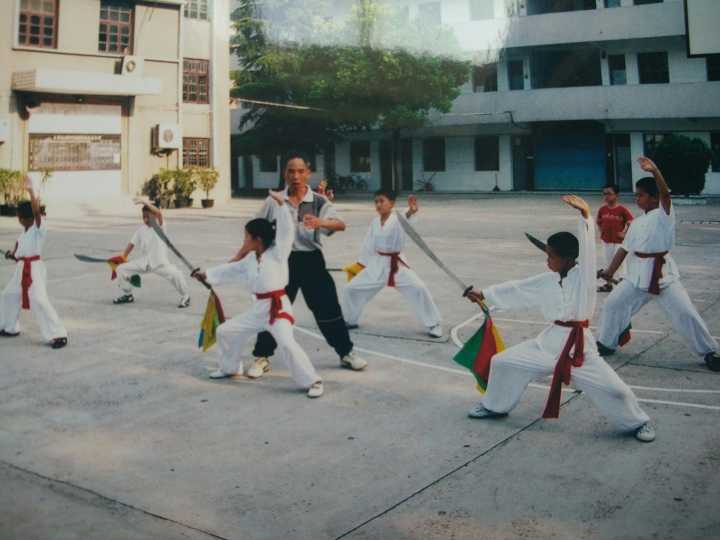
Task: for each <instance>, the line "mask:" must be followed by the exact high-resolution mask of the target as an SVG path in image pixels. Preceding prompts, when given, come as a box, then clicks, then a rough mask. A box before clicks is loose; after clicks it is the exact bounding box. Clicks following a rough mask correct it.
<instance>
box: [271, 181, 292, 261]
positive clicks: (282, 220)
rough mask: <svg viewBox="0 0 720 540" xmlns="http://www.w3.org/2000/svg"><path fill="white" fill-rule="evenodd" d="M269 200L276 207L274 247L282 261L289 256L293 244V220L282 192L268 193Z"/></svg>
mask: <svg viewBox="0 0 720 540" xmlns="http://www.w3.org/2000/svg"><path fill="white" fill-rule="evenodd" d="M269 195H270V198H271V199H272V201H273V203H274V204H275V205H276V206H277V208H276V209H275V212H274V214H275V245H276V246H277V250H278V254H279V255H280V257H281V258H282V259H286V258H288V257H289V256H290V252H291V251H292V246H293V242H294V241H295V220H293V217H292V214H291V213H290V209H289V208H288V207H287V204H285V196H284V194H283V192H282V191H272V190H271V191H270V193H269Z"/></svg>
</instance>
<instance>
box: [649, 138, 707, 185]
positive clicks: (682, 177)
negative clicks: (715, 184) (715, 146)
mask: <svg viewBox="0 0 720 540" xmlns="http://www.w3.org/2000/svg"><path fill="white" fill-rule="evenodd" d="M653 156H654V157H653V159H654V161H655V162H656V163H657V165H658V167H659V168H660V170H661V171H662V172H663V176H664V177H665V179H666V180H667V183H668V186H669V187H670V190H671V191H672V192H673V193H675V194H680V195H696V194H699V193H702V191H703V189H705V175H706V173H707V172H708V168H709V167H710V161H711V158H712V153H711V151H710V148H709V147H708V145H707V144H706V143H705V142H704V141H703V140H701V139H691V138H690V137H685V136H684V135H669V136H667V137H664V138H663V140H662V141H661V142H660V143H659V144H658V145H657V147H656V149H655V152H654V154H653Z"/></svg>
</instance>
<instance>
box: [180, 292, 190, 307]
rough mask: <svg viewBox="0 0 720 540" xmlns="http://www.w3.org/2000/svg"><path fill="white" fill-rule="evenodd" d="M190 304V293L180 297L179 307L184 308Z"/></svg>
mask: <svg viewBox="0 0 720 540" xmlns="http://www.w3.org/2000/svg"><path fill="white" fill-rule="evenodd" d="M189 305H190V295H189V294H186V295H185V296H183V297H182V298H181V299H180V303H179V304H178V307H179V308H180V309H182V308H186V307H188V306H189Z"/></svg>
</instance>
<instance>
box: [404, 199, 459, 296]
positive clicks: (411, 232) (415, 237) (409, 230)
mask: <svg viewBox="0 0 720 540" xmlns="http://www.w3.org/2000/svg"><path fill="white" fill-rule="evenodd" d="M396 213H397V217H398V219H399V220H400V225H401V226H402V228H403V230H404V231H405V234H407V235H408V236H409V237H410V239H411V240H412V241H413V242H415V244H417V247H419V248H420V249H421V250H422V251H423V253H425V255H427V256H428V257H430V260H431V261H433V262H434V263H435V264H436V265H438V266H439V267H440V269H441V270H442V271H443V272H445V273H446V274H447V275H448V277H449V278H450V279H452V280H453V281H454V282H455V283H457V284H458V285H459V286H460V288H461V289H462V290H463V291H464V292H467V290H468V289H469V288H470V287H469V286H468V285H467V284H465V283H464V282H463V280H461V279H460V278H459V277H457V276H456V275H455V273H454V272H453V271H452V270H450V269H449V268H448V267H447V266H445V263H444V262H442V261H441V260H440V258H439V257H438V256H437V255H435V253H434V252H433V250H432V249H430V246H428V245H427V244H426V243H425V240H423V239H422V237H421V236H420V235H419V234H418V232H417V231H416V230H415V229H414V228H413V226H412V225H410V223H408V220H407V219H406V218H405V216H403V215H402V213H400V212H396Z"/></svg>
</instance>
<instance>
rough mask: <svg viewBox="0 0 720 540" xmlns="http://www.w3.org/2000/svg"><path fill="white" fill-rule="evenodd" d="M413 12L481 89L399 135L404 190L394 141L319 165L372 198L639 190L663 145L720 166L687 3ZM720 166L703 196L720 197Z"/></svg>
mask: <svg viewBox="0 0 720 540" xmlns="http://www.w3.org/2000/svg"><path fill="white" fill-rule="evenodd" d="M405 4H406V5H407V6H408V10H407V12H408V16H409V17H421V18H423V19H425V20H426V21H428V24H438V23H441V24H443V25H447V26H449V27H450V28H452V30H453V31H454V33H455V35H456V36H457V38H458V40H459V42H460V44H461V48H462V50H463V54H464V55H466V58H469V59H471V60H473V63H474V64H476V67H475V69H474V70H473V75H472V77H471V81H470V82H469V83H468V84H466V85H465V86H464V87H463V88H462V92H461V95H460V96H459V97H458V99H457V100H456V101H455V103H454V106H453V109H452V111H451V112H450V113H449V114H443V115H441V114H435V115H433V116H432V118H431V122H430V123H429V125H428V126H427V127H426V128H424V129H421V130H415V131H412V132H407V133H404V134H403V141H402V148H401V152H400V154H401V155H400V161H401V171H400V179H398V181H397V182H395V183H393V180H392V173H391V170H392V168H391V166H390V159H391V151H390V143H389V136H388V134H385V133H380V132H378V133H375V134H373V135H372V136H371V137H365V139H364V140H351V141H350V140H349V141H346V142H343V143H339V144H337V145H336V146H335V148H334V149H333V151H331V152H329V153H328V155H326V156H324V158H325V159H319V160H318V163H319V166H322V165H323V164H324V166H325V168H326V169H334V170H335V172H336V173H337V174H339V175H350V174H351V175H356V176H362V177H364V178H366V179H367V181H368V184H369V186H370V188H371V189H372V188H377V187H379V186H380V185H385V186H391V185H393V184H394V187H396V188H397V187H399V188H402V189H404V190H409V189H412V188H413V186H414V185H416V183H417V182H418V181H422V180H430V179H431V180H432V183H433V186H434V189H435V190H436V191H447V192H451V191H460V192H476V191H488V190H491V189H493V188H495V186H497V187H498V188H499V189H500V190H503V191H505V190H555V189H559V190H566V189H600V188H601V187H602V186H603V185H605V184H607V183H608V182H616V183H617V184H619V185H620V186H621V188H622V189H624V190H630V189H631V187H632V182H633V181H634V180H636V179H637V178H639V177H640V176H641V175H642V171H640V170H639V168H638V167H637V166H636V165H635V164H634V161H633V158H634V157H635V156H637V155H640V154H643V153H650V154H652V149H653V145H655V144H657V142H658V141H659V140H660V139H661V138H662V137H663V136H665V135H667V134H670V133H678V134H685V135H688V136H691V137H695V138H700V139H703V140H704V141H706V142H707V143H708V144H709V145H711V147H712V148H713V150H714V151H715V152H716V155H720V55H716V56H710V57H706V58H705V57H702V58H690V57H688V54H687V43H686V27H685V13H684V5H683V0H664V1H663V0H435V1H429V0H416V1H409V2H406V3H405ZM718 23H719V25H720V21H718ZM237 124H238V122H237V121H235V120H233V124H232V126H231V127H232V129H233V130H237ZM333 154H334V155H333ZM234 158H235V159H237V156H234ZM264 161H265V162H266V163H261V161H260V160H259V158H257V157H254V158H252V159H251V160H248V163H245V167H242V166H241V167H238V169H237V170H238V184H239V185H240V186H241V187H242V186H244V187H246V188H247V187H252V188H264V187H268V186H269V185H276V184H277V172H274V171H273V172H264V171H265V170H267V169H268V168H269V165H271V164H270V163H267V160H264ZM718 161H719V160H718V159H715V160H714V162H713V167H712V171H710V172H709V173H708V175H707V181H706V189H705V192H706V193H720V163H719V162H718ZM250 169H252V171H250ZM319 173H320V174H322V171H319ZM249 177H251V178H249Z"/></svg>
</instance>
